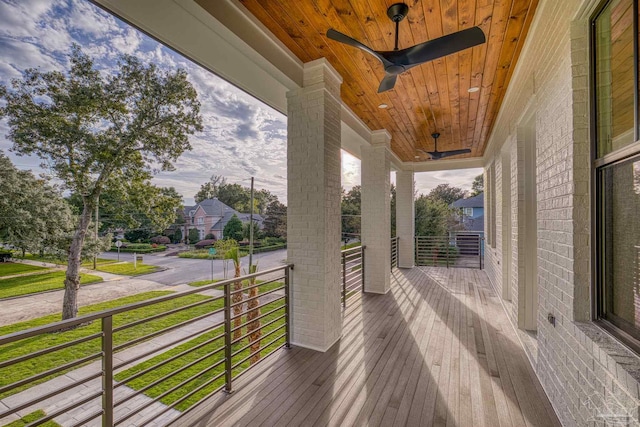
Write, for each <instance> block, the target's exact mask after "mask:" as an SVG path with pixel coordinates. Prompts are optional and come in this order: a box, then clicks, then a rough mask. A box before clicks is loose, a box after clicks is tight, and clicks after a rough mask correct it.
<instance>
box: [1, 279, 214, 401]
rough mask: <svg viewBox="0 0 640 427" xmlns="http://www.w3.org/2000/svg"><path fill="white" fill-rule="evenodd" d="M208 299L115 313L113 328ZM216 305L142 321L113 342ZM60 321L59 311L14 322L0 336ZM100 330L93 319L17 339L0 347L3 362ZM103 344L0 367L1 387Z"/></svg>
mask: <svg viewBox="0 0 640 427" xmlns="http://www.w3.org/2000/svg"><path fill="white" fill-rule="evenodd" d="M170 293H172V292H170V291H154V292H145V293H142V294H138V295H133V296H129V297H125V298H119V299H116V300H113V301H108V302H104V303H100V304H94V305H91V306H86V307H82V308H81V309H80V312H79V314H80V315H82V314H87V313H94V312H97V311H102V310H107V309H111V308H115V307H119V306H122V305H126V304H131V303H134V302H139V301H144V300H148V299H151V298H155V297H159V296H162V295H167V294H170ZM206 299H210V297H206V296H202V295H187V296H184V297H181V298H178V299H175V300H171V301H166V302H163V303H159V304H154V305H151V306H148V307H144V308H140V309H136V310H131V311H128V312H125V313H121V314H118V315H115V316H114V319H113V326H114V328H116V327H118V326H122V325H125V324H128V323H131V322H134V321H136V320H139V319H144V318H147V317H150V316H153V315H155V314H159V313H163V312H166V311H169V310H172V309H174V308H178V307H183V306H185V305H188V304H193V303H195V302H198V301H203V300H206ZM216 303H219V304H222V301H218V302H216ZM213 305H214V304H209V305H206V304H205V305H202V306H198V307H194V308H191V309H189V310H186V311H181V312H178V313H173V314H170V315H168V316H165V317H161V318H159V319H155V320H152V321H149V322H147V323H143V324H141V325H138V326H135V327H133V328H128V329H124V330H122V331H120V332H117V333H115V334H114V338H113V339H114V345H119V344H123V343H125V342H129V341H131V340H133V339H136V338H139V337H142V336H145V335H148V334H150V333H152V332H155V331H158V330H161V329H164V328H167V327H169V326H171V325H175V324H177V323H180V322H184V321H186V320H188V319H191V318H194V317H196V316H199V315H202V314H204V313H206V312H208V311H211V310H213V309H214V308H213V307H212V306H213ZM59 320H60V314H54V315H49V316H44V317H40V318H38V319H34V320H30V321H27V322H21V323H16V324H13V325H8V326H3V327H0V336H2V335H6V334H10V333H14V332H18V331H22V330H25V329H29V328H33V327H36V326H42V325H46V324H49V323H52V322H56V321H59ZM100 329H101V322H100V321H94V322H92V323H90V324H88V325H84V326H81V327H79V328H76V329H73V330H69V331H64V332H59V333H51V334H45V335H40V336H36V337H32V338H27V339H24V340H21V341H18V342H14V343H12V344H7V345H4V346H1V347H0V361H5V360H10V359H14V358H16V357H20V356H23V355H25V354H29V353H33V352H35V351H38V350H42V349H46V348H50V347H52V346H55V345H59V344H62V343H66V342H70V341H73V340H76V339H79V338H82V337H86V336H87V335H91V334H94V333H97V332H99V331H100ZM100 345H101V344H100V339H98V338H96V339H93V340H90V341H87V342H83V343H80V344H77V345H74V346H73V347H70V348H66V349H62V350H58V351H55V352H52V353H49V354H46V355H42V356H40V357H38V358H36V359H31V360H27V361H25V362H20V363H17V364H14V365H12V366H10V367H8V368H4V369H0V387H2V386H5V385H8V384H11V383H14V382H16V381H20V380H22V379H25V378H28V377H30V376H33V375H35V374H38V373H40V372H44V371H47V370H49V369H53V368H55V367H58V366H61V365H63V364H65V363H69V362H72V361H74V360H78V359H81V358H83V357H86V356H89V355H91V354H94V353H98V352H100ZM79 366H80V365H77V366H74V368H73V369H76V368H78V367H79ZM57 375H62V374H57ZM52 377H53V376H50V377H47V378H46V379H43V380H40V381H38V382H36V383H30V384H27V385H24V386H22V387H19V388H17V389H14V390H12V391H10V392H7V393H4V394H0V399H3V398H5V397H7V396H8V395H11V394H14V393H17V392H19V391H22V390H24V389H27V388H29V387H31V386H33V385H35V384H38V383H41V382H44V381H46V380H48V379H50V378H52Z"/></svg>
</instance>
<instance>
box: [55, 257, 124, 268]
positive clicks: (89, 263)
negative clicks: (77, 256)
mask: <svg viewBox="0 0 640 427" xmlns="http://www.w3.org/2000/svg"><path fill="white" fill-rule="evenodd" d="M116 262H118V261H116V260H115V259H106V258H98V261H97V263H96V266H101V265H105V264H113V263H116ZM64 263H65V264H66V263H67V261H66V260H65V262H64ZM82 266H83V267H89V268H91V267H93V260H92V259H90V260H89V261H83V262H82Z"/></svg>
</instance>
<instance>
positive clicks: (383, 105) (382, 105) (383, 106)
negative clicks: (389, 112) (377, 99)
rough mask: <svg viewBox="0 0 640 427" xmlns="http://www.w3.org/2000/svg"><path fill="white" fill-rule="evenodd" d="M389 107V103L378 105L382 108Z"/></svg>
mask: <svg viewBox="0 0 640 427" xmlns="http://www.w3.org/2000/svg"><path fill="white" fill-rule="evenodd" d="M388 107H389V106H388V105H387V104H380V105H378V108H382V109H384V108H388Z"/></svg>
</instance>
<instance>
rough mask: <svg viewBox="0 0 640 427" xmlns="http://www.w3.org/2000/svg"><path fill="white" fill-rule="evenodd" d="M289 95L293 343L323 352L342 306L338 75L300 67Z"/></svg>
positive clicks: (325, 68)
mask: <svg viewBox="0 0 640 427" xmlns="http://www.w3.org/2000/svg"><path fill="white" fill-rule="evenodd" d="M304 82H305V87H303V88H301V89H298V90H293V91H291V92H289V93H288V94H287V110H288V120H287V180H288V188H287V199H288V212H287V216H288V221H287V240H288V242H287V244H288V258H289V262H291V263H293V264H294V271H293V288H292V296H291V298H292V323H293V328H292V329H293V330H292V338H291V340H292V342H293V343H294V344H296V345H300V346H303V347H307V348H312V349H315V350H320V351H326V350H327V349H328V348H329V347H330V346H331V345H333V344H334V343H335V342H336V341H337V340H338V339H339V338H340V335H341V333H342V311H341V304H340V292H341V286H340V126H341V122H340V111H341V101H340V83H341V78H340V76H339V75H338V74H337V73H336V72H335V70H333V69H332V68H331V66H330V65H329V63H328V62H326V61H325V60H324V59H321V60H317V61H313V62H311V63H308V64H305V75H304Z"/></svg>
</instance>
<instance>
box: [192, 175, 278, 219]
mask: <svg viewBox="0 0 640 427" xmlns="http://www.w3.org/2000/svg"><path fill="white" fill-rule="evenodd" d="M214 197H217V198H218V200H220V201H221V202H222V203H224V204H226V205H227V206H229V207H231V208H233V209H235V210H237V211H238V212H244V213H249V212H250V211H251V189H250V188H249V187H245V186H242V185H240V184H234V183H227V179H226V178H224V177H222V176H220V175H213V176H211V179H210V180H209V181H207V182H205V183H204V184H202V185H201V186H200V190H199V191H198V192H197V193H196V195H195V200H196V202H197V203H199V202H201V201H203V200H205V199H212V198H214ZM275 200H278V197H277V196H276V195H275V194H273V193H271V192H270V191H269V190H266V189H254V192H253V212H254V213H257V214H261V215H262V214H264V213H265V212H266V210H267V206H269V204H270V203H271V202H273V201H275Z"/></svg>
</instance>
